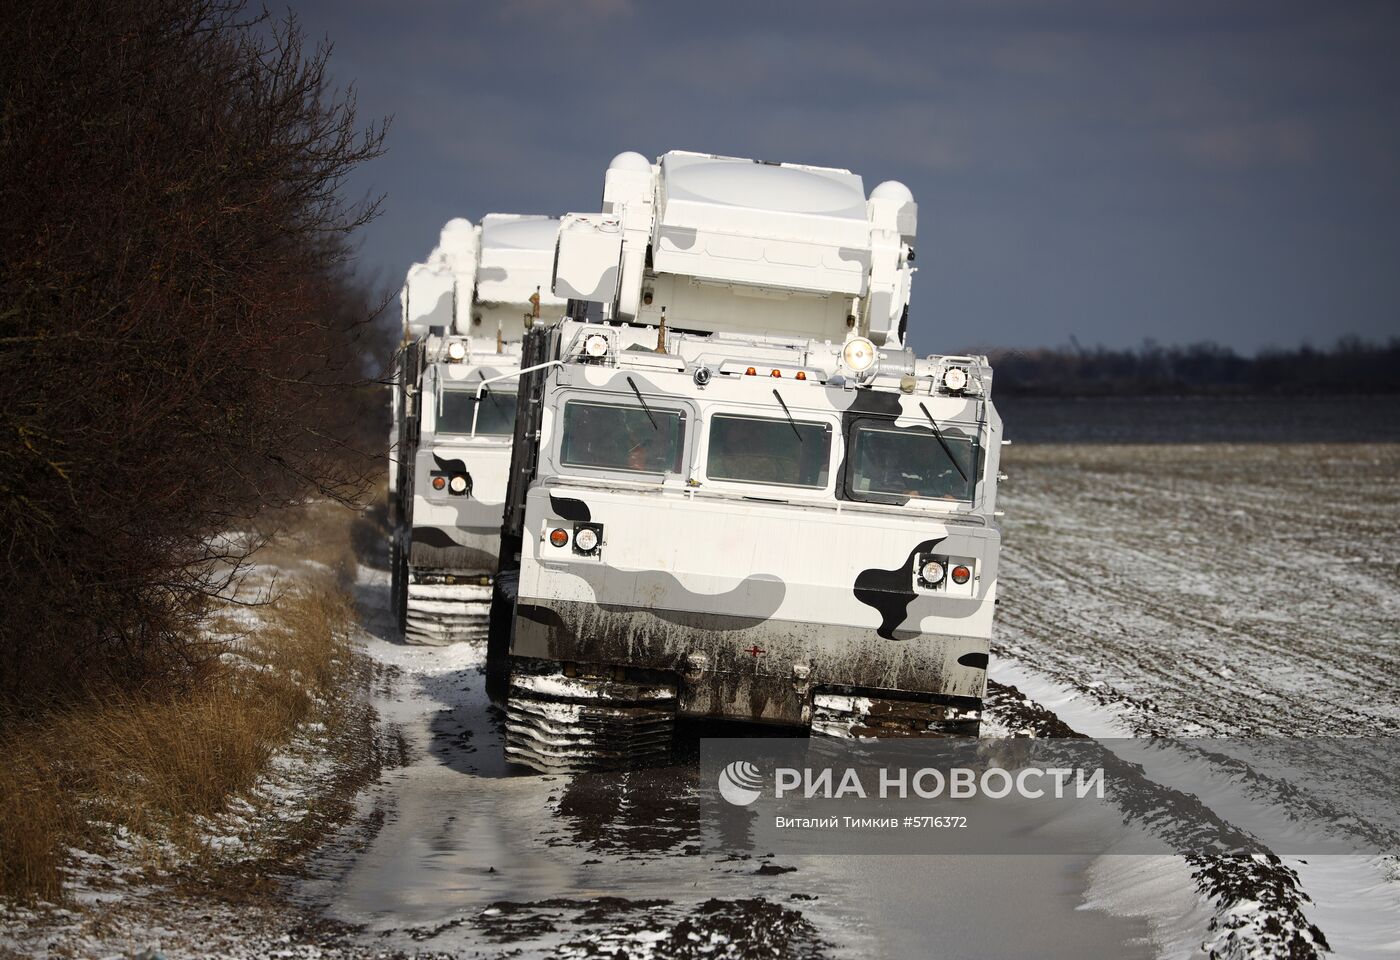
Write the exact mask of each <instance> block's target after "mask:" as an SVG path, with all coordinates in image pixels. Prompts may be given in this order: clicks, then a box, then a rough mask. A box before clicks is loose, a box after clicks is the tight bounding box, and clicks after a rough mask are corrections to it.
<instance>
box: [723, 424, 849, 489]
mask: <svg viewBox="0 0 1400 960" xmlns="http://www.w3.org/2000/svg"><path fill="white" fill-rule="evenodd" d="M830 463H831V427H830V426H829V425H828V424H825V423H814V422H811V421H804V420H798V421H795V422H790V421H788V420H786V419H783V420H772V419H767V418H760V417H743V416H738V415H734V414H724V413H719V414H715V415H714V416H713V417H712V418H711V419H710V443H709V455H708V457H707V461H706V464H705V475H706V476H707V477H709V478H710V479H711V480H731V481H734V482H737V483H771V484H774V485H776V486H784V487H816V488H822V487H825V486H826V482H827V476H828V474H829V472H830Z"/></svg>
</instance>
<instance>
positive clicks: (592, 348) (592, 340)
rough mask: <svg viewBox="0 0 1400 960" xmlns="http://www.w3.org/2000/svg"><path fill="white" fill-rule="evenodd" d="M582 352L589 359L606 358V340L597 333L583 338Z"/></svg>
mask: <svg viewBox="0 0 1400 960" xmlns="http://www.w3.org/2000/svg"><path fill="white" fill-rule="evenodd" d="M583 352H584V353H586V354H588V355H589V356H590V357H606V356H607V355H608V338H607V337H605V336H603V335H602V334H598V333H594V334H590V335H589V336H587V337H584V338H583Z"/></svg>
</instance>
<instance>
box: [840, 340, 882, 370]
mask: <svg viewBox="0 0 1400 960" xmlns="http://www.w3.org/2000/svg"><path fill="white" fill-rule="evenodd" d="M878 359H879V354H877V353H876V352H875V344H873V343H871V342H870V341H869V340H867V339H866V338H865V337H853V338H852V339H850V340H847V341H846V346H845V347H844V348H843V349H842V350H841V360H842V362H844V363H845V364H846V366H848V367H850V368H851V369H852V370H854V371H855V372H856V373H864V372H865V371H867V370H869V369H871V368H872V367H874V366H875V361H876V360H878Z"/></svg>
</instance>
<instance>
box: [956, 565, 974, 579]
mask: <svg viewBox="0 0 1400 960" xmlns="http://www.w3.org/2000/svg"><path fill="white" fill-rule="evenodd" d="M971 579H972V571H971V570H969V569H967V567H965V566H963V565H962V564H958V565H957V566H956V567H954V568H953V582H954V583H967V581H969V580H971Z"/></svg>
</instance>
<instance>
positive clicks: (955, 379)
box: [943, 367, 967, 392]
mask: <svg viewBox="0 0 1400 960" xmlns="http://www.w3.org/2000/svg"><path fill="white" fill-rule="evenodd" d="M943 386H945V387H947V388H948V389H949V390H952V391H954V392H957V391H958V390H961V389H962V388H963V387H966V386H967V371H966V370H964V369H963V368H962V367H949V368H948V369H947V370H945V371H944V372H943Z"/></svg>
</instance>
